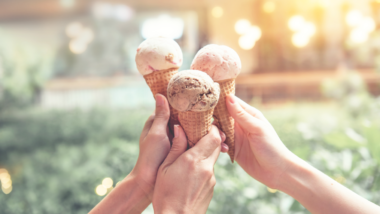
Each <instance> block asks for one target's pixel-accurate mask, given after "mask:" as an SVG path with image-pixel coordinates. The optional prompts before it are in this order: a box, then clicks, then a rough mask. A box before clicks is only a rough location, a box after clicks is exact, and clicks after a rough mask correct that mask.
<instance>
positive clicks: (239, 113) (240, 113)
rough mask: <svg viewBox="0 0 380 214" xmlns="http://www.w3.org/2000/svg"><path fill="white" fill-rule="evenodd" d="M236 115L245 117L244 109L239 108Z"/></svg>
mask: <svg viewBox="0 0 380 214" xmlns="http://www.w3.org/2000/svg"><path fill="white" fill-rule="evenodd" d="M236 117H239V118H244V117H245V111H244V110H243V109H239V110H237V111H236Z"/></svg>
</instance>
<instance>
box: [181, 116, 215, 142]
mask: <svg viewBox="0 0 380 214" xmlns="http://www.w3.org/2000/svg"><path fill="white" fill-rule="evenodd" d="M213 111H214V109H210V110H207V111H203V112H193V111H185V112H181V111H180V112H179V114H178V116H179V122H180V124H181V126H182V128H183V130H184V131H185V133H186V136H187V140H188V144H189V147H190V148H191V147H193V146H194V145H195V144H196V143H198V141H199V140H200V139H201V138H202V137H204V136H205V135H206V134H208V132H209V131H210V129H211V123H212V114H213Z"/></svg>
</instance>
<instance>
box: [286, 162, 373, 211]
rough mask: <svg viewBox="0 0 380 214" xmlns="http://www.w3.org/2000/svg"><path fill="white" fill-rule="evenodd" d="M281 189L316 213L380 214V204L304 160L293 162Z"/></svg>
mask: <svg viewBox="0 0 380 214" xmlns="http://www.w3.org/2000/svg"><path fill="white" fill-rule="evenodd" d="M290 164H291V165H292V167H289V170H288V172H287V173H286V174H284V177H283V178H284V179H283V182H282V183H281V184H280V185H279V190H281V191H283V192H285V193H287V194H288V195H290V196H292V197H293V198H295V199H296V200H297V201H299V202H300V203H301V204H302V205H303V206H305V207H306V209H308V210H309V211H310V212H312V213H321V214H322V213H323V214H324V213H357V214H359V213H380V207H379V206H377V205H375V204H374V203H372V202H370V201H367V200H366V199H364V198H363V197H361V196H359V195H357V194H356V193H354V192H352V191H351V190H349V189H348V188H346V187H345V186H343V185H341V184H340V183H338V182H336V181H335V180H333V179H332V178H330V177H329V176H327V175H325V174H323V173H322V172H321V171H319V170H317V169H315V168H314V167H312V166H310V165H309V164H308V163H306V162H305V161H303V160H302V159H298V160H296V162H290Z"/></svg>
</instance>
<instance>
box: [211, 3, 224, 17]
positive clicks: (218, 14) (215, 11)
mask: <svg viewBox="0 0 380 214" xmlns="http://www.w3.org/2000/svg"><path fill="white" fill-rule="evenodd" d="M223 13H224V11H223V8H222V7H219V6H216V7H214V8H212V10H211V14H212V16H214V17H215V18H220V17H222V16H223Z"/></svg>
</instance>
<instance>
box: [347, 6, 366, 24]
mask: <svg viewBox="0 0 380 214" xmlns="http://www.w3.org/2000/svg"><path fill="white" fill-rule="evenodd" d="M362 19H363V14H362V13H361V12H360V11H358V10H351V11H350V12H348V13H347V15H346V23H347V24H348V26H350V27H355V26H357V25H359V24H360V22H361V21H362Z"/></svg>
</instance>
